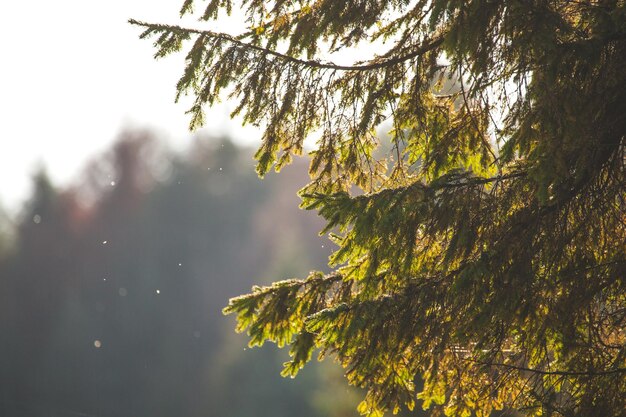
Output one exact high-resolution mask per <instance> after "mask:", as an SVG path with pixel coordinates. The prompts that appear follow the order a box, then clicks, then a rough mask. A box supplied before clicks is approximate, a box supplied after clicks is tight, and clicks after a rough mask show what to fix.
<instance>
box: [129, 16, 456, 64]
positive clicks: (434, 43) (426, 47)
mask: <svg viewBox="0 0 626 417" xmlns="http://www.w3.org/2000/svg"><path fill="white" fill-rule="evenodd" d="M128 23H130V24H131V25H136V26H143V27H145V28H148V29H153V30H158V31H170V32H184V33H193V34H197V35H205V36H208V37H212V38H217V39H221V40H224V41H227V42H230V43H233V44H235V45H237V46H240V47H242V48H245V49H252V50H254V51H258V52H262V53H264V54H267V55H271V56H273V57H276V58H278V59H281V60H283V61H287V62H293V63H295V64H298V65H303V66H306V67H311V68H319V69H332V70H338V71H371V70H375V69H380V68H385V67H390V66H393V65H396V64H399V63H401V62H404V61H408V60H409V59H412V58H415V57H418V56H420V55H424V54H425V53H427V52H430V51H432V50H434V49H436V48H437V47H439V46H440V45H441V44H442V43H443V39H444V37H443V35H439V36H437V37H435V38H433V39H431V40H429V41H427V42H425V43H423V44H422V45H421V46H420V47H419V48H417V49H415V50H414V51H411V52H410V53H408V54H406V55H401V56H398V57H395V58H390V59H387V60H384V61H376V62H370V63H368V64H363V65H339V64H335V63H332V62H320V61H316V60H311V59H300V58H296V57H293V56H291V55H287V54H283V53H281V52H278V51H274V50H272V49H268V48H264V47H262V46H258V45H253V44H250V43H247V42H243V41H242V40H239V39H237V38H235V37H233V36H232V35H229V34H226V33H220V32H213V31H210V30H200V29H192V28H184V27H181V26H176V25H166V24H158V23H147V22H142V21H139V20H135V19H129V20H128Z"/></svg>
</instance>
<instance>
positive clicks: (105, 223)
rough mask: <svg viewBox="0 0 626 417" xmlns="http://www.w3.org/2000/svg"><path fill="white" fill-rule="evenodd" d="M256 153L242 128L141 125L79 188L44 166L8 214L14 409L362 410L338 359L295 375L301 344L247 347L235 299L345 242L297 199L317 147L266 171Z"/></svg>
mask: <svg viewBox="0 0 626 417" xmlns="http://www.w3.org/2000/svg"><path fill="white" fill-rule="evenodd" d="M253 165H254V162H253V160H252V150H251V149H247V148H241V147H238V146H235V145H234V144H233V143H232V142H231V141H229V140H228V139H217V138H207V137H204V138H202V137H197V138H195V139H193V145H192V146H191V147H190V148H189V149H188V150H187V151H185V152H173V151H171V150H169V149H168V148H167V146H166V145H165V142H163V141H161V140H159V139H158V138H157V137H156V135H154V134H151V133H149V132H145V131H131V132H126V133H124V134H122V135H120V137H119V139H118V141H117V142H116V143H115V145H114V146H113V147H112V148H111V149H110V150H108V151H106V152H105V153H104V154H101V155H98V156H96V157H95V158H94V159H92V161H91V162H89V163H88V164H87V166H86V167H85V169H84V171H83V174H82V175H81V176H80V178H79V179H78V180H77V181H75V182H74V184H73V185H71V186H64V187H62V188H61V187H57V186H56V185H55V184H53V183H51V181H50V180H49V179H48V178H47V176H46V172H45V168H42V169H41V170H40V171H39V173H38V174H37V175H35V177H34V178H33V182H34V186H33V191H32V195H31V196H30V197H29V199H28V201H27V203H26V204H25V205H24V207H23V208H22V209H21V211H20V212H19V213H12V214H10V215H9V214H6V213H4V214H3V215H2V220H1V227H0V230H1V231H2V235H1V238H0V252H1V258H0V259H1V262H0V277H1V279H0V286H1V288H0V297H1V300H0V310H1V311H0V331H1V332H2V342H1V343H0V415H2V416H12V417H27V416H28V417H39V416H46V417H65V416H67V417H70V416H102V417H130V416H134V417H142V416H145V417H148V416H149V417H160V416H162V417H166V416H167V417H171V416H185V417H195V416H220V417H221V416H224V417H244V416H245V417H252V416H258V417H265V416H267V417H270V416H271V417H281V416H285V417H287V416H302V417H308V416H311V417H313V416H352V415H357V412H356V411H355V406H356V403H357V402H358V395H355V392H354V391H353V390H351V389H349V387H348V386H347V384H346V382H345V381H344V380H343V379H342V377H341V374H342V371H341V369H340V368H339V367H338V366H337V365H335V364H332V363H331V362H330V361H326V362H325V363H322V364H313V365H311V366H310V367H307V369H305V370H304V371H303V372H302V374H301V376H299V377H298V378H297V379H295V380H291V379H284V378H282V377H280V375H279V372H280V370H281V364H282V362H284V361H285V360H286V355H287V352H286V351H278V350H277V349H275V348H274V347H273V346H266V347H264V348H262V349H251V350H250V349H248V350H247V349H245V347H246V343H247V341H246V338H245V337H244V336H242V335H236V334H234V332H233V327H234V319H233V317H224V316H223V315H222V313H221V309H222V308H223V307H224V306H225V304H226V303H227V301H228V298H229V297H232V296H236V295H238V294H241V293H244V292H246V291H248V290H249V289H250V287H251V285H253V284H262V283H268V282H270V281H271V280H275V279H277V277H282V278H289V277H293V276H303V275H304V274H306V273H307V272H308V271H309V270H311V269H325V266H326V261H327V257H328V255H329V253H330V250H331V248H330V242H329V241H328V240H327V239H326V238H325V237H319V236H318V234H317V232H318V231H319V230H320V228H321V223H320V220H319V219H318V217H317V215H316V214H315V213H313V212H304V211H303V210H299V209H298V208H297V206H298V202H299V199H298V197H297V196H296V192H297V190H298V189H299V188H300V187H301V186H302V185H304V184H305V183H306V180H307V176H306V161H304V160H300V161H297V162H296V163H295V164H294V165H293V166H290V167H288V168H287V169H286V170H285V171H284V172H283V173H282V174H281V175H269V176H268V178H266V179H265V180H263V181H260V180H259V179H258V178H257V176H256V174H255V173H254V167H253Z"/></svg>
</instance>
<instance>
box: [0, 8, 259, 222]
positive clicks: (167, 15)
mask: <svg viewBox="0 0 626 417" xmlns="http://www.w3.org/2000/svg"><path fill="white" fill-rule="evenodd" d="M181 3H182V0H158V1H155V0H108V1H98V2H96V1H90V0H57V1H50V0H29V1H19V0H18V1H10V0H2V1H0V48H1V52H0V54H1V55H0V56H1V57H2V58H1V59H0V139H1V143H2V151H1V152H0V155H1V156H0V205H1V206H3V207H5V208H7V209H9V210H10V211H14V210H16V209H17V208H19V206H20V205H21V203H22V202H23V201H24V199H25V198H26V197H27V195H28V192H29V187H30V178H31V176H32V174H33V172H34V171H35V169H36V167H37V166H40V165H41V164H44V165H45V166H46V168H47V170H48V173H49V174H50V176H51V177H52V179H53V180H54V182H55V183H57V184H68V183H71V182H72V181H73V179H74V178H76V176H77V175H79V174H80V169H81V167H82V166H83V164H84V162H85V161H86V160H87V159H89V158H92V157H93V156H94V155H95V154H97V153H98V152H99V151H102V150H104V149H106V148H107V147H108V146H109V145H110V144H111V142H112V141H114V140H115V138H116V135H117V134H118V133H119V132H120V131H121V130H122V129H124V128H126V127H141V128H151V129H154V130H155V131H157V132H160V133H162V134H164V135H165V136H168V137H169V138H171V140H170V142H171V143H174V144H175V145H174V146H175V147H185V146H186V145H187V144H188V143H189V142H190V141H191V140H192V139H191V136H190V134H189V132H188V131H187V124H188V121H189V118H188V116H187V115H185V114H184V112H185V110H186V109H187V108H188V102H187V103H184V102H183V103H180V104H174V93H175V83H176V81H177V80H178V77H179V76H180V74H181V72H182V69H183V54H179V55H177V56H175V57H173V58H168V59H165V60H160V61H155V60H154V59H153V58H152V54H153V49H152V45H151V42H149V41H145V40H140V39H138V34H139V33H140V30H139V29H138V28H136V27H132V26H130V25H129V24H128V23H127V20H128V18H130V17H134V18H137V19H140V20H146V21H158V22H170V23H177V22H178V20H177V18H178V9H179V7H180V5H181ZM201 4H202V3H200V5H201ZM195 26H198V24H196V25H195ZM220 26H224V25H220ZM229 26H230V27H229V28H228V29H232V28H233V24H232V22H230V23H229ZM235 27H236V25H235ZM211 29H217V30H224V28H223V27H222V28H220V27H216V26H211ZM228 29H227V31H229V32H231V33H236V32H238V30H228ZM229 108H232V105H228V104H224V105H222V106H221V107H217V108H214V109H212V110H211V111H209V112H207V130H208V131H210V132H213V133H217V134H222V133H230V134H231V135H232V136H234V137H235V138H238V139H240V140H243V141H246V142H254V141H256V140H257V138H258V132H257V131H256V130H255V129H254V128H252V127H246V128H242V127H241V122H240V121H231V120H229V118H228V112H229Z"/></svg>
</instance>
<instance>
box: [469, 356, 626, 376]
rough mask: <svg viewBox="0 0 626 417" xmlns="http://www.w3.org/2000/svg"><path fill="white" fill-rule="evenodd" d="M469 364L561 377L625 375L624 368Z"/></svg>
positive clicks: (495, 363)
mask: <svg viewBox="0 0 626 417" xmlns="http://www.w3.org/2000/svg"><path fill="white" fill-rule="evenodd" d="M468 360H469V361H470V362H475V363H477V364H479V365H484V366H498V367H502V368H507V369H514V370H517V371H523V372H531V373H535V374H539V375H562V376H603V375H611V374H619V373H626V368H614V369H604V370H599V371H544V370H541V369H533V368H526V367H524V366H517V365H511V364H508V363H499V362H481V361H476V360H472V359H468Z"/></svg>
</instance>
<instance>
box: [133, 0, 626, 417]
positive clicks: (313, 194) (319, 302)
mask: <svg viewBox="0 0 626 417" xmlns="http://www.w3.org/2000/svg"><path fill="white" fill-rule="evenodd" d="M195 3H200V2H198V1H195V2H194V0H185V2H184V4H183V7H182V9H181V15H187V14H193V13H194V6H197V4H195ZM207 3H208V4H206V5H205V6H203V7H202V9H201V10H200V11H199V12H198V13H197V14H196V16H197V17H198V18H199V20H200V21H204V22H211V21H213V20H216V19H219V18H220V13H221V12H222V11H225V12H226V13H230V12H231V11H232V9H233V7H235V6H234V5H233V3H232V2H231V1H230V0H210V1H208V2H207ZM236 7H237V8H240V9H241V10H243V13H245V16H246V18H247V20H246V21H247V25H248V27H247V29H246V30H245V31H243V32H242V33H239V34H226V33H218V32H214V31H211V30H208V29H206V30H205V29H193V28H185V27H181V26H175V25H166V24H159V23H146V22H141V21H137V20H131V23H133V24H135V25H138V26H141V27H143V29H144V32H143V33H142V35H141V37H142V38H152V39H155V41H154V45H155V47H156V57H162V56H165V55H168V54H170V53H173V52H177V51H180V50H183V49H184V50H185V51H186V53H187V59H186V67H185V69H184V72H183V75H182V77H181V79H180V81H179V82H178V84H177V91H178V96H180V95H182V94H190V95H192V97H193V98H194V102H193V105H192V107H191V108H190V110H189V113H190V114H191V127H192V128H195V127H198V126H200V125H202V123H203V121H204V113H203V110H204V108H205V107H206V106H210V105H212V104H213V103H215V102H216V101H217V100H218V99H219V98H220V97H225V96H228V97H231V98H233V99H235V100H238V103H239V105H238V106H237V108H236V109H235V111H234V112H233V114H234V115H242V116H243V120H244V121H245V122H246V123H251V124H255V125H260V126H262V127H263V129H264V133H263V136H262V141H261V145H260V148H259V150H258V152H257V154H256V158H257V160H258V165H257V169H258V173H259V174H260V175H264V174H265V173H266V172H267V171H268V170H269V169H271V167H272V166H274V167H275V168H276V169H277V170H278V169H280V168H281V167H283V166H284V165H285V164H287V163H289V161H290V160H291V157H292V155H294V154H300V153H302V151H303V147H304V141H305V139H312V140H315V143H316V146H315V147H314V149H313V150H311V151H310V152H309V153H310V156H311V163H310V175H311V182H310V183H309V185H307V186H306V187H305V188H304V189H302V191H301V197H302V207H304V208H306V209H311V210H317V211H318V212H319V213H320V214H321V215H322V216H323V217H324V218H325V219H326V220H327V226H326V228H325V229H324V230H323V231H322V232H323V233H327V232H328V233H330V236H331V238H332V239H333V240H334V241H335V242H336V243H337V245H338V249H337V250H336V251H335V252H334V254H333V255H332V257H331V265H332V266H333V267H334V268H335V269H334V271H333V272H332V273H330V274H322V273H318V272H313V273H311V275H310V276H309V277H307V278H305V279H301V280H298V279H293V280H287V281H280V282H277V283H275V284H274V285H272V286H269V287H263V288H259V287H256V288H253V290H252V292H251V293H250V294H247V295H243V296H241V297H238V298H234V299H232V300H231V301H230V303H229V305H228V307H227V308H226V309H225V312H226V313H232V314H235V315H236V316H237V319H238V322H239V326H238V330H239V331H245V330H247V332H248V334H249V336H250V344H251V345H260V344H263V343H264V342H265V341H272V342H275V343H277V344H278V345H279V346H289V352H290V354H291V361H289V362H287V363H286V364H285V368H284V370H283V374H285V375H292V376H293V375H295V374H296V373H297V372H298V370H299V369H300V368H301V367H302V366H303V365H304V364H305V363H306V362H307V361H309V360H310V358H311V356H312V354H313V352H314V351H315V350H316V349H319V350H320V356H321V357H326V356H329V355H330V356H332V357H334V358H336V359H337V360H338V361H339V362H340V363H341V364H342V365H343V366H344V368H345V375H346V377H347V379H348V381H349V382H350V383H352V384H354V385H357V386H360V387H363V388H365V389H366V390H367V394H366V396H365V399H364V400H363V402H362V403H361V405H360V406H359V411H360V412H361V413H363V414H366V415H369V416H380V415H381V414H382V413H383V412H384V411H386V410H392V411H394V412H396V411H398V410H399V409H400V408H401V407H403V406H406V407H408V408H412V407H414V406H415V404H416V401H417V400H418V399H420V400H421V401H422V403H421V406H422V407H424V408H425V409H430V410H432V412H433V415H439V414H446V415H448V416H470V415H477V416H487V415H489V414H490V413H491V411H492V410H494V409H502V408H509V409H515V410H517V411H519V412H520V413H523V414H525V415H548V416H587V415H602V416H618V415H623V412H624V409H626V404H625V401H626V400H625V398H626V395H625V393H626V331H625V330H624V329H625V324H626V292H625V289H626V282H625V280H624V274H625V272H626V243H625V242H626V221H625V219H626V201H625V196H626V193H625V191H626V176H625V173H626V172H625V171H626V170H625V163H624V162H625V153H624V152H625V140H624V138H625V136H626V87H625V86H626V71H625V70H624V68H626V2H624V1H621V0H597V1H595V0H580V1H556V0H551V1H548V0H532V1H527V0H493V1H484V0H469V1H468V0H463V1H461V0H452V1H444V0H416V1H409V0H368V1H363V0H298V1H286V0H276V1H261V0H244V1H242V2H241V4H237V5H236ZM368 46H369V47H371V48H372V50H374V47H375V50H376V51H378V53H377V54H372V55H371V56H370V57H369V58H368V59H365V60H363V61H358V62H352V63H350V62H347V63H346V62H345V61H346V56H349V54H348V53H346V51H349V50H355V49H356V50H358V48H361V51H363V50H364V49H363V48H367V47H368ZM385 122H386V123H388V126H390V138H391V139H390V145H385V144H383V145H384V146H381V137H380V136H379V135H378V134H377V131H378V130H377V129H378V128H379V127H380V126H381V124H384V123H385ZM377 149H391V150H390V151H389V152H387V153H384V152H383V154H381V152H375V151H376V150H377ZM281 226H282V227H284V226H285V225H281ZM418 382H419V383H418ZM418 387H419V388H418Z"/></svg>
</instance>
